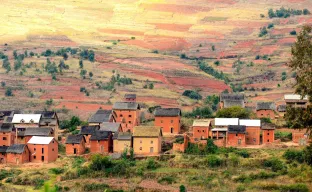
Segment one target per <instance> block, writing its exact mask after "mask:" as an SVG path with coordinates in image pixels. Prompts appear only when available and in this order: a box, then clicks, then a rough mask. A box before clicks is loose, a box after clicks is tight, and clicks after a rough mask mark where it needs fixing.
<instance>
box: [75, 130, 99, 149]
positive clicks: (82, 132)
mask: <svg viewBox="0 0 312 192" xmlns="http://www.w3.org/2000/svg"><path fill="white" fill-rule="evenodd" d="M99 129H100V126H98V125H92V126H82V127H81V129H80V132H79V134H80V135H83V136H84V138H85V140H86V147H88V148H90V146H91V145H90V138H91V136H92V135H94V134H95V132H96V131H98V130H99Z"/></svg>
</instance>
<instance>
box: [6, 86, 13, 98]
mask: <svg viewBox="0 0 312 192" xmlns="http://www.w3.org/2000/svg"><path fill="white" fill-rule="evenodd" d="M4 95H5V96H7V97H12V96H14V95H13V91H12V88H11V87H7V88H6V89H5V93H4Z"/></svg>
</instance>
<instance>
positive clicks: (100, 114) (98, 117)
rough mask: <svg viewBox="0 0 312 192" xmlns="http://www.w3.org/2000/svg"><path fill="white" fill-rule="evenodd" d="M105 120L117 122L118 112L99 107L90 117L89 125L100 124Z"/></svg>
mask: <svg viewBox="0 0 312 192" xmlns="http://www.w3.org/2000/svg"><path fill="white" fill-rule="evenodd" d="M104 122H116V113H115V112H114V111H112V110H102V109H99V110H97V111H96V113H95V114H93V115H92V116H91V117H90V118H89V119H88V123H89V126H96V125H98V126H100V125H101V124H102V123H104Z"/></svg>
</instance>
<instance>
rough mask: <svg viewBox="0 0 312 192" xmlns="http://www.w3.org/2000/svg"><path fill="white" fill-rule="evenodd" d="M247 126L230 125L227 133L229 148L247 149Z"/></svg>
mask: <svg viewBox="0 0 312 192" xmlns="http://www.w3.org/2000/svg"><path fill="white" fill-rule="evenodd" d="M245 136H246V126H244V125H229V127H228V133H227V139H226V140H227V141H226V146H227V147H245V146H246V142H245V141H246V137H245Z"/></svg>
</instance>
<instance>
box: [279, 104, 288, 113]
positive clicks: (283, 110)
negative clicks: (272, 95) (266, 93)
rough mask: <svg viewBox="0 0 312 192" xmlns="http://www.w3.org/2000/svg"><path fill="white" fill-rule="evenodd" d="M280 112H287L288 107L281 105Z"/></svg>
mask: <svg viewBox="0 0 312 192" xmlns="http://www.w3.org/2000/svg"><path fill="white" fill-rule="evenodd" d="M277 111H278V112H286V105H279V106H277Z"/></svg>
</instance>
